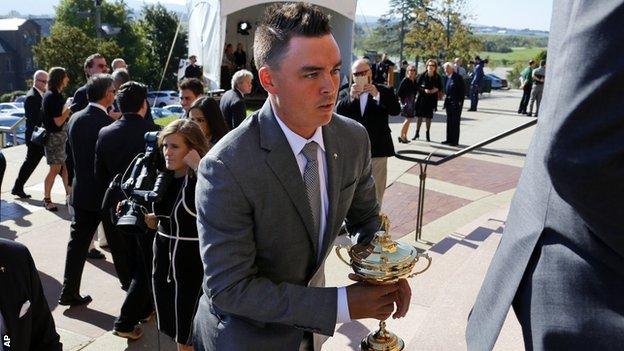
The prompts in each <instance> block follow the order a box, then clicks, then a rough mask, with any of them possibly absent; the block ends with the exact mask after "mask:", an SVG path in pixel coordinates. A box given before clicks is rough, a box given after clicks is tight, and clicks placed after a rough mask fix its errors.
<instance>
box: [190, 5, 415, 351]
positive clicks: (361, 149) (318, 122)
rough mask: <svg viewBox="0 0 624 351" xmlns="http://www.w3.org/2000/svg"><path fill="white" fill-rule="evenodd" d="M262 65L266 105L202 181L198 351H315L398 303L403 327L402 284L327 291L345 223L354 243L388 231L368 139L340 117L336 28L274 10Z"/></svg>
mask: <svg viewBox="0 0 624 351" xmlns="http://www.w3.org/2000/svg"><path fill="white" fill-rule="evenodd" d="M319 52H322V53H323V55H318V53H319ZM254 55H255V61H256V63H257V64H258V67H259V68H260V69H259V72H258V73H259V77H260V82H261V84H262V86H263V87H264V88H265V89H266V91H267V92H268V93H269V98H268V101H267V102H266V103H265V104H264V106H263V107H262V109H261V110H260V111H258V112H256V113H254V114H253V115H252V116H250V117H249V118H247V119H245V121H244V122H243V123H242V124H241V125H240V126H239V127H238V128H236V129H234V130H233V131H231V132H230V133H228V134H227V135H226V136H225V137H224V138H223V139H221V140H220V141H219V143H217V144H216V145H215V146H214V147H213V148H212V149H211V151H210V152H209V154H208V155H206V156H205V157H204V159H203V160H202V162H201V164H200V167H199V170H198V180H197V190H196V206H197V222H198V229H199V240H200V253H201V256H202V261H203V264H204V284H203V290H204V295H203V296H202V297H201V299H200V301H199V307H198V311H197V314H196V317H195V344H194V347H195V349H196V350H211V351H216V350H218V351H222V350H228V351H229V350H272V351H275V350H288V351H290V350H312V349H313V347H314V348H316V349H318V348H319V346H320V345H319V344H318V343H316V342H314V341H313V339H314V337H313V333H316V334H324V335H332V334H333V333H334V328H335V325H336V323H337V322H346V321H349V320H352V319H360V318H377V319H384V318H386V317H389V316H390V315H391V314H392V312H393V311H394V308H395V304H396V312H395V313H394V317H395V318H398V317H402V316H404V315H405V313H406V312H407V307H408V305H409V299H410V295H411V292H410V289H409V285H408V284H407V282H406V281H405V280H402V281H400V282H399V283H398V284H393V285H388V286H373V285H367V284H364V283H362V282H359V283H356V284H353V285H350V286H348V287H346V288H345V287H341V288H325V287H322V286H323V285H324V284H323V281H322V280H323V279H322V276H323V271H322V270H323V263H324V261H325V258H326V257H327V255H328V254H329V252H330V251H331V250H330V248H331V246H332V243H333V241H334V239H335V237H336V235H337V234H338V232H339V229H340V226H341V224H342V222H343V220H345V221H346V225H347V227H348V229H349V232H350V233H352V234H353V237H354V239H355V240H356V241H358V242H365V241H367V240H370V239H371V237H372V235H373V233H374V232H376V231H377V230H378V229H379V225H380V223H379V217H378V214H379V206H378V205H377V202H376V200H375V187H374V181H373V179H372V178H371V160H370V151H369V150H370V145H369V142H368V136H367V134H366V130H365V129H364V128H363V127H362V126H360V125H359V124H358V123H357V122H354V121H351V120H349V119H347V118H345V117H342V116H338V115H335V114H333V108H334V103H335V101H336V96H337V93H338V89H339V83H340V65H341V60H340V52H339V49H338V45H337V44H336V41H335V40H334V37H333V36H332V35H331V31H330V28H329V21H328V17H327V16H326V15H325V14H323V13H322V12H321V11H320V10H319V9H318V8H317V7H314V6H311V5H307V4H303V3H287V4H274V5H272V6H270V7H269V8H268V9H267V12H266V14H265V19H264V21H263V23H262V24H260V25H259V26H258V29H257V31H256V34H255V43H254ZM345 217H346V218H345Z"/></svg>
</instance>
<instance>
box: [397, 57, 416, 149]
mask: <svg viewBox="0 0 624 351" xmlns="http://www.w3.org/2000/svg"><path fill="white" fill-rule="evenodd" d="M397 95H398V96H399V100H401V116H403V117H404V118H405V120H404V121H403V127H401V136H399V143H404V144H407V143H409V140H407V132H408V130H409V125H410V122H411V121H412V119H414V114H415V112H416V111H415V106H416V96H417V95H418V85H416V66H415V65H413V64H409V65H407V67H406V68H405V78H403V80H401V84H399V90H398V91H397Z"/></svg>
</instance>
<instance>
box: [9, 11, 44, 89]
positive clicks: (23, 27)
mask: <svg viewBox="0 0 624 351" xmlns="http://www.w3.org/2000/svg"><path fill="white" fill-rule="evenodd" d="M40 38H41V27H40V26H39V24H37V22H35V21H34V20H32V19H25V18H3V19H0V94H4V93H9V92H12V91H15V90H26V88H27V85H26V81H27V80H29V79H32V75H33V73H35V70H36V66H35V63H34V59H33V51H32V48H33V46H34V45H35V44H37V43H38V42H39V40H40Z"/></svg>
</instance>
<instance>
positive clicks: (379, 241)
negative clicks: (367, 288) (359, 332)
mask: <svg viewBox="0 0 624 351" xmlns="http://www.w3.org/2000/svg"><path fill="white" fill-rule="evenodd" d="M379 216H380V218H381V228H380V230H379V231H378V232H377V233H375V237H374V238H373V240H371V242H370V243H368V244H366V245H362V244H357V245H353V246H347V247H344V246H339V247H336V254H337V255H338V258H340V260H341V261H342V262H344V263H346V264H347V265H349V266H350V267H351V268H352V269H353V271H354V272H355V274H356V275H358V276H359V277H361V278H362V279H363V280H364V281H366V282H368V283H371V284H376V285H383V284H392V283H396V282H397V281H398V280H399V279H400V278H411V277H413V276H415V275H417V274H420V273H423V272H424V271H426V270H427V269H429V266H431V257H429V255H427V254H423V253H418V252H417V250H416V248H415V247H413V246H411V245H407V244H403V243H399V242H396V241H394V240H392V238H391V237H390V234H389V233H388V230H389V228H390V221H389V220H388V216H386V215H384V214H380V215H379ZM342 248H345V249H347V250H348V252H349V257H350V258H351V262H347V260H345V259H344V258H343V257H342V255H341V254H340V249H342ZM420 258H424V259H426V260H427V266H426V267H425V268H424V269H423V270H420V271H417V272H412V270H413V269H414V266H415V265H416V263H417V262H418V260H419V259H420ZM404 348H405V342H404V341H403V340H402V339H401V338H400V337H399V336H397V335H396V334H394V333H392V332H390V331H388V330H387V329H386V321H380V322H379V330H377V331H374V332H371V333H369V334H368V335H367V336H366V337H365V338H364V339H362V342H361V343H360V349H361V350H363V351H401V350H403V349H404Z"/></svg>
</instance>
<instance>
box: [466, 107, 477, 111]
mask: <svg viewBox="0 0 624 351" xmlns="http://www.w3.org/2000/svg"><path fill="white" fill-rule="evenodd" d="M476 110H477V109H476V108H469V109H468V111H476Z"/></svg>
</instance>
